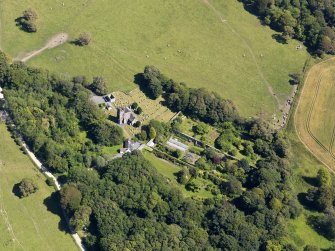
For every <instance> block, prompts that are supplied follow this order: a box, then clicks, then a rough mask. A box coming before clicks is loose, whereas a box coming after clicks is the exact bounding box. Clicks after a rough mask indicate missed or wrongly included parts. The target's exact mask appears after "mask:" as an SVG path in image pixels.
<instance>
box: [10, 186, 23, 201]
mask: <svg viewBox="0 0 335 251" xmlns="http://www.w3.org/2000/svg"><path fill="white" fill-rule="evenodd" d="M12 193H13V194H14V195H15V196H16V197H18V198H21V197H22V196H21V192H20V183H16V184H15V185H14V186H13V189H12Z"/></svg>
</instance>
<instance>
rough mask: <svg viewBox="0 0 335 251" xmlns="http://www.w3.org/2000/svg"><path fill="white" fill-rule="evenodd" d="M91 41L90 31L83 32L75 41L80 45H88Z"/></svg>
mask: <svg viewBox="0 0 335 251" xmlns="http://www.w3.org/2000/svg"><path fill="white" fill-rule="evenodd" d="M90 42H91V35H90V34H88V33H85V32H84V33H81V34H80V35H79V37H78V39H77V40H76V41H75V44H77V45H79V46H85V45H88V44H89V43H90Z"/></svg>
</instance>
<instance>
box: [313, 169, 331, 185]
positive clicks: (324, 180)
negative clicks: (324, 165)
mask: <svg viewBox="0 0 335 251" xmlns="http://www.w3.org/2000/svg"><path fill="white" fill-rule="evenodd" d="M316 179H317V182H318V186H319V187H330V186H331V181H332V180H331V176H330V174H329V172H327V171H326V170H325V169H320V170H319V171H318V174H317V177H316Z"/></svg>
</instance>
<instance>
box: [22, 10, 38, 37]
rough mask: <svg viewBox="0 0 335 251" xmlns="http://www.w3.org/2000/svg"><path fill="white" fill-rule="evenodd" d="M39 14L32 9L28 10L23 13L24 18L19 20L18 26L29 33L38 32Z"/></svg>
mask: <svg viewBox="0 0 335 251" xmlns="http://www.w3.org/2000/svg"><path fill="white" fill-rule="evenodd" d="M36 20H37V13H36V11H34V10H32V9H27V10H25V11H24V12H23V16H22V17H19V18H18V19H17V25H18V26H20V27H21V29H22V30H24V31H27V32H36V31H37V24H36Z"/></svg>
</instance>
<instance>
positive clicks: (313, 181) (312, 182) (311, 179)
mask: <svg viewBox="0 0 335 251" xmlns="http://www.w3.org/2000/svg"><path fill="white" fill-rule="evenodd" d="M302 179H303V180H304V181H305V182H306V183H307V184H309V185H311V186H314V187H317V186H318V180H317V178H314V177H308V176H302Z"/></svg>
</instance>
